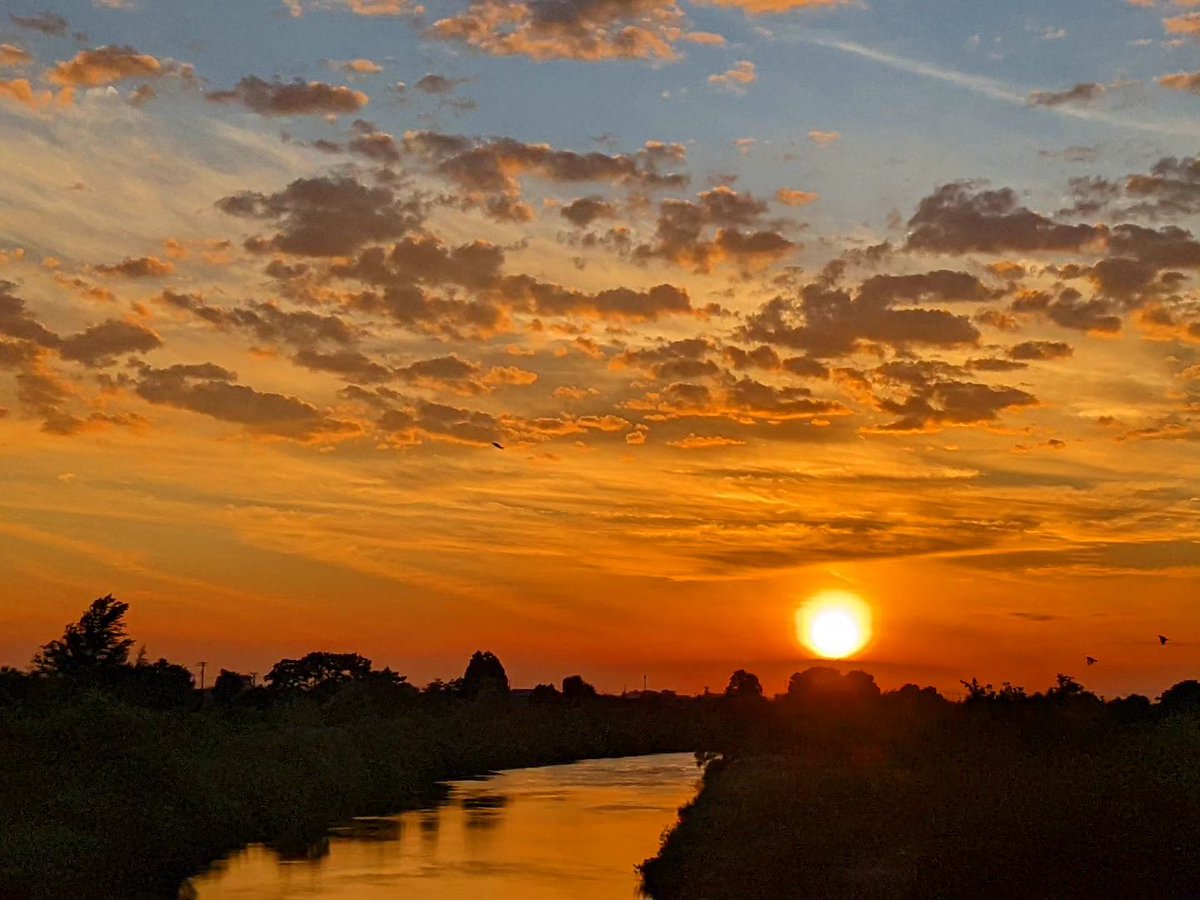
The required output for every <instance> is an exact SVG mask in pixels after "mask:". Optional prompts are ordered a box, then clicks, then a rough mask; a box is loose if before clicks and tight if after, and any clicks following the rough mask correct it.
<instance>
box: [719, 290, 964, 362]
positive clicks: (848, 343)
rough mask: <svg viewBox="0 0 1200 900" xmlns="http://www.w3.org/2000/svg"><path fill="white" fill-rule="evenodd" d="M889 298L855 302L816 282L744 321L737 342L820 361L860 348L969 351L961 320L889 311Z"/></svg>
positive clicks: (931, 312) (878, 294) (933, 312)
mask: <svg viewBox="0 0 1200 900" xmlns="http://www.w3.org/2000/svg"><path fill="white" fill-rule="evenodd" d="M894 302H895V296H894V295H893V296H889V294H888V292H887V291H880V290H879V289H876V290H875V291H874V292H873V293H872V294H871V295H869V296H867V297H863V296H862V294H861V293H860V294H858V295H857V296H855V295H853V294H851V292H850V291H848V290H846V289H843V288H840V287H838V286H837V285H836V284H834V283H833V282H832V281H830V280H828V279H825V278H822V279H818V280H817V281H814V282H812V283H810V284H808V285H805V286H804V287H802V288H801V289H800V291H799V292H798V294H797V295H796V296H795V297H776V298H775V299H773V300H770V301H768V302H767V303H765V304H763V306H761V307H760V308H759V309H758V311H757V312H755V313H753V314H752V315H751V316H750V317H749V318H747V320H746V323H745V325H743V326H742V328H741V329H740V336H741V337H742V338H743V339H748V340H753V341H757V342H762V343H766V344H775V345H777V346H782V347H792V348H795V349H797V350H804V351H806V352H807V354H808V355H809V356H812V357H816V358H818V359H825V358H829V357H834V356H841V355H845V354H848V353H852V352H854V351H855V350H856V349H858V348H859V347H860V345H862V344H864V343H879V344H887V345H891V346H895V347H906V346H909V345H926V346H935V347H957V346H973V345H974V344H976V343H977V342H978V340H979V330H978V329H977V328H976V327H975V326H974V325H972V324H971V321H970V320H969V319H968V318H966V317H965V316H959V315H954V314H953V313H949V312H947V311H945V310H942V309H921V308H917V309H911V308H901V309H897V308H894V306H893V303H894Z"/></svg>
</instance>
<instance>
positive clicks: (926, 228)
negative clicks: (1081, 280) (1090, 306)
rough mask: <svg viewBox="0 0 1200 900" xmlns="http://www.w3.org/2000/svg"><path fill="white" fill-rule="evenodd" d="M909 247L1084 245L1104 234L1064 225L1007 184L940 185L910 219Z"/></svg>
mask: <svg viewBox="0 0 1200 900" xmlns="http://www.w3.org/2000/svg"><path fill="white" fill-rule="evenodd" d="M908 228H909V232H908V240H907V244H906V246H907V248H908V249H909V250H918V251H929V252H934V253H967V252H970V251H975V250H977V251H984V252H988V253H1003V252H1006V251H1019V252H1036V251H1041V250H1046V251H1049V250H1056V251H1063V250H1080V249H1082V248H1083V247H1084V246H1086V245H1087V244H1089V243H1091V242H1093V241H1095V240H1097V239H1098V238H1100V237H1102V236H1103V235H1104V233H1105V232H1104V230H1103V229H1102V228H1097V227H1095V226H1091V225H1064V224H1062V223H1059V222H1055V221H1054V220H1052V219H1048V218H1046V217H1045V216H1043V215H1040V214H1039V213H1035V212H1033V211H1031V210H1029V209H1026V208H1025V207H1024V206H1021V205H1020V202H1019V200H1018V199H1017V195H1016V193H1015V192H1014V191H1013V190H1011V189H1009V188H1002V189H1000V190H995V191H985V190H974V189H973V187H972V185H970V184H969V183H966V182H956V183H953V184H946V185H942V186H941V187H939V188H937V189H936V190H935V191H934V192H933V193H932V194H931V195H930V196H928V197H926V198H924V199H923V200H922V201H921V202H920V204H919V205H918V207H917V212H916V213H915V214H914V215H913V217H912V218H911V219H909V221H908Z"/></svg>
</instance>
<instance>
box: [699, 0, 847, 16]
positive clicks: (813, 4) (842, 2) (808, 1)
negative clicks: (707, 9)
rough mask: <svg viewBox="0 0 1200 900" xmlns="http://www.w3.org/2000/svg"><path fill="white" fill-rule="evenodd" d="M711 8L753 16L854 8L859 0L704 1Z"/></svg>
mask: <svg viewBox="0 0 1200 900" xmlns="http://www.w3.org/2000/svg"><path fill="white" fill-rule="evenodd" d="M704 2H705V3H707V4H708V5H709V6H726V7H731V8H733V9H740V10H743V11H744V12H747V13H749V14H750V15H752V16H763V15H776V14H783V13H789V12H792V11H794V10H797V9H821V8H831V7H837V6H853V5H855V4H856V3H857V2H858V0H704Z"/></svg>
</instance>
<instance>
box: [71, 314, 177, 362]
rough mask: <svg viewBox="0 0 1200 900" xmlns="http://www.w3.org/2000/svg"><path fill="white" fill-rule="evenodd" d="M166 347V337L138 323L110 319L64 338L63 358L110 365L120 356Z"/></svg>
mask: <svg viewBox="0 0 1200 900" xmlns="http://www.w3.org/2000/svg"><path fill="white" fill-rule="evenodd" d="M161 346H162V338H160V337H159V336H158V335H157V334H155V333H154V332H153V331H151V330H150V329H149V328H147V327H146V326H144V325H141V324H139V323H137V322H124V321H121V320H120V319H109V320H108V321H107V322H101V323H100V324H99V325H93V326H92V327H91V328H88V329H86V330H84V331H81V332H79V334H74V335H71V336H70V337H68V338H64V339H63V341H62V343H61V345H60V346H59V353H60V354H61V355H62V357H63V359H70V360H75V361H76V362H81V363H83V364H84V365H85V366H107V365H111V364H112V363H113V362H115V361H116V358H117V357H118V356H121V355H124V354H127V353H145V352H147V351H150V350H155V349H157V348H158V347H161Z"/></svg>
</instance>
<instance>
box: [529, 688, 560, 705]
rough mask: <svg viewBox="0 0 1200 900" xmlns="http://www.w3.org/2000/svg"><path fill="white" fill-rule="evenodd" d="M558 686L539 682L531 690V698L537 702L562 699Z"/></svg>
mask: <svg viewBox="0 0 1200 900" xmlns="http://www.w3.org/2000/svg"><path fill="white" fill-rule="evenodd" d="M560 697H561V695H560V694H559V693H558V688H556V687H555V686H554V685H552V684H537V685H534V687H533V690H532V691H530V692H529V699H530V700H533V701H535V702H537V703H553V702H554V701H556V700H558V699H560Z"/></svg>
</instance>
